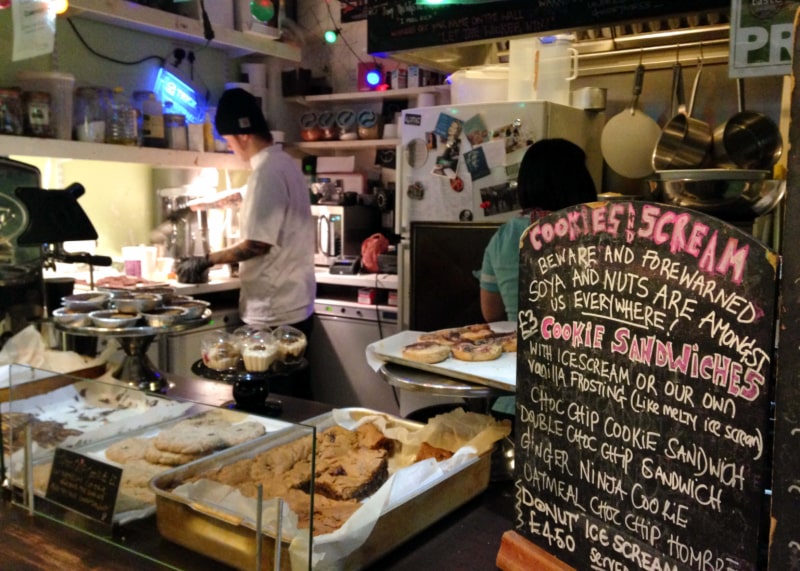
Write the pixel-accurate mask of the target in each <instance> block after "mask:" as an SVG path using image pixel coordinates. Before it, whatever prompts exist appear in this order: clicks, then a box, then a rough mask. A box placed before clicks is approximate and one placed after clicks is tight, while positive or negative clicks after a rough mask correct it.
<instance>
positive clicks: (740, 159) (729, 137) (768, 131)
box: [714, 78, 783, 169]
mask: <svg viewBox="0 0 800 571" xmlns="http://www.w3.org/2000/svg"><path fill="white" fill-rule="evenodd" d="M736 91H737V95H738V104H739V112H738V113H736V114H735V115H733V116H732V117H731V118H730V119H728V120H727V121H725V123H723V124H722V125H720V126H719V127H717V128H716V129H714V160H715V162H716V164H717V165H718V166H721V167H734V168H742V169H771V168H772V167H773V166H774V165H775V163H776V162H778V159H779V158H780V157H781V153H782V152H783V139H782V138H781V132H780V129H778V126H777V125H776V124H775V123H774V122H773V121H772V119H770V118H769V117H767V116H766V115H762V114H761V113H756V112H755V111H746V110H745V106H744V84H743V80H742V79H741V78H739V79H737V80H736Z"/></svg>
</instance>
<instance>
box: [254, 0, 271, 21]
mask: <svg viewBox="0 0 800 571" xmlns="http://www.w3.org/2000/svg"><path fill="white" fill-rule="evenodd" d="M250 13H251V14H252V15H253V18H255V19H256V20H258V21H259V22H261V23H263V24H266V23H267V22H269V21H270V20H272V18H274V17H275V5H274V4H273V3H272V2H271V1H270V0H251V2H250Z"/></svg>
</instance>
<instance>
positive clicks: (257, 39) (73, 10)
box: [67, 0, 301, 62]
mask: <svg viewBox="0 0 800 571" xmlns="http://www.w3.org/2000/svg"><path fill="white" fill-rule="evenodd" d="M69 6H70V8H69V11H68V12H67V16H68V17H73V16H74V17H81V18H88V19H91V20H97V21H99V22H104V23H106V24H113V25H116V26H120V27H124V28H128V29H132V30H138V31H141V32H147V33H150V34H154V35H157V36H163V37H168V38H173V39H176V40H180V41H184V42H189V43H192V44H197V45H206V44H208V45H209V47H212V48H213V47H216V48H219V49H223V50H225V51H227V52H228V53H229V54H230V55H231V56H232V57H240V56H244V55H248V54H259V55H264V56H271V57H276V58H279V59H283V60H288V61H292V62H300V60H301V50H300V48H299V47H297V46H293V45H291V44H287V43H285V42H281V41H276V40H274V39H272V38H269V37H267V36H264V35H262V34H258V33H250V32H239V31H237V30H231V29H227V28H222V27H214V39H213V40H211V42H210V43H209V42H208V41H207V40H206V38H205V36H204V33H203V23H202V22H201V21H200V19H199V18H198V19H193V18H188V17H186V16H181V15H178V14H173V13H171V12H165V11H163V10H156V9H154V8H149V7H147V6H142V5H140V4H136V3H134V2H125V1H123V0H71V1H70V3H69Z"/></svg>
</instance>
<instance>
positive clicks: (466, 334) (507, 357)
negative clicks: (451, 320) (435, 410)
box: [367, 323, 517, 391]
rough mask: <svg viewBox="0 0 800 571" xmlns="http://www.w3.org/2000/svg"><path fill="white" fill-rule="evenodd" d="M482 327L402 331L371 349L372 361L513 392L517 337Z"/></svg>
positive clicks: (490, 326) (498, 328)
mask: <svg viewBox="0 0 800 571" xmlns="http://www.w3.org/2000/svg"><path fill="white" fill-rule="evenodd" d="M504 325H505V324H502V325H499V326H498V325H493V324H488V323H478V324H472V325H465V326H461V327H451V328H446V329H440V330H437V331H430V332H424V331H411V330H409V331H401V332H400V333H397V334H396V335H393V336H391V337H388V338H386V339H382V340H380V341H377V342H375V343H372V344H370V345H369V346H368V347H367V358H368V360H370V361H375V360H378V361H389V362H393V363H397V364H400V365H405V366H408V367H412V368H417V369H422V370H425V371H428V372H432V373H439V374H441V375H444V376H449V377H453V378H457V379H461V380H465V381H470V382H474V383H478V384H483V385H488V386H493V387H495V388H500V389H503V390H511V391H513V390H514V389H515V387H516V360H517V353H516V351H517V334H516V331H515V330H514V329H513V324H512V326H511V328H510V329H509V328H508V327H506V326H504Z"/></svg>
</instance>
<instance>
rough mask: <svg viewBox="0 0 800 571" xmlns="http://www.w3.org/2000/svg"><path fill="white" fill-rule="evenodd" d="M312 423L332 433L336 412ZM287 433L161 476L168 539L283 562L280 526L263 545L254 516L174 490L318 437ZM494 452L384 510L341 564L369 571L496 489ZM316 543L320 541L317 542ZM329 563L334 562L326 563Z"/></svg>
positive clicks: (207, 551) (159, 501) (247, 559)
mask: <svg viewBox="0 0 800 571" xmlns="http://www.w3.org/2000/svg"><path fill="white" fill-rule="evenodd" d="M341 410H344V411H348V412H349V413H350V415H351V417H352V418H361V417H363V416H365V415H382V416H384V417H386V418H388V419H389V420H390V422H391V423H392V424H393V425H395V426H405V427H407V428H410V429H417V428H420V427H421V426H422V424H420V423H417V422H412V421H409V420H406V419H403V418H399V417H395V416H392V415H388V414H385V413H382V412H379V411H374V410H370V409H363V408H347V409H340V411H341ZM303 424H304V425H309V426H312V425H313V426H315V427H316V428H317V430H324V429H326V428H329V427H330V426H333V425H334V424H336V422H335V420H334V417H333V413H326V414H323V415H320V416H317V417H314V418H311V419H309V420H308V421H306V422H304V423H303ZM297 428H298V430H293V429H289V430H285V431H282V432H280V433H279V434H276V435H273V436H269V435H268V436H265V437H262V438H260V439H259V440H258V441H252V442H250V443H248V444H243V445H240V446H238V447H237V448H236V449H235V450H234V449H231V450H226V451H222V452H220V453H218V454H215V455H213V456H209V457H207V458H204V459H201V460H197V461H195V462H192V463H191V464H186V465H184V466H181V467H178V468H176V469H173V470H170V471H168V472H165V473H163V474H161V475H160V476H157V477H156V478H154V479H153V480H152V481H151V482H150V486H151V488H152V489H153V490H154V491H155V493H156V521H157V525H158V530H159V532H160V533H161V535H162V536H163V537H164V538H166V539H168V540H170V541H173V542H175V543H178V544H180V545H182V546H184V547H186V548H188V549H191V550H193V551H196V552H198V553H201V554H203V555H205V556H207V557H210V558H212V559H215V560H217V561H220V562H222V563H225V564H226V565H230V566H232V567H234V568H237V569H248V570H249V569H254V568H256V564H257V560H258V557H259V555H260V557H261V566H262V568H264V569H272V568H273V562H274V560H275V550H276V543H277V542H276V536H275V534H273V533H271V532H269V531H266V530H267V529H269V528H273V529H274V525H273V524H274V522H270V523H267V522H264V524H263V526H262V531H263V533H262V536H261V545H260V546H259V545H258V542H257V539H256V533H255V529H256V526H255V525H253V523H252V522H251V521H249V520H247V519H246V518H243V517H241V516H239V517H237V516H236V515H235V514H234V513H232V512H224V511H222V510H220V509H215V508H213V507H211V506H206V505H201V504H199V503H197V502H194V501H190V500H189V499H188V498H186V497H183V496H180V495H177V494H175V493H172V491H171V490H172V489H174V488H175V487H176V486H178V485H180V484H181V483H182V482H184V481H185V480H187V479H189V478H191V477H192V476H195V475H197V474H200V473H202V472H205V471H206V470H211V469H215V468H219V467H221V466H225V465H227V464H231V463H233V462H236V461H239V460H243V459H247V458H252V457H254V456H256V455H257V454H259V453H261V452H264V451H266V450H268V449H270V448H273V447H276V446H279V445H282V444H285V443H287V442H291V441H293V440H295V439H297V438H300V437H303V436H305V435H306V434H309V433H310V432H304V431H302V427H301V426H299V427H297ZM490 458H491V453H490V452H489V453H485V454H482V455H481V456H478V457H476V458H474V459H473V460H472V461H471V462H469V463H467V464H465V465H463V466H461V467H459V468H458V469H456V470H455V471H454V472H452V473H450V474H449V475H447V476H446V477H444V478H443V479H441V480H439V481H435V482H433V483H432V484H430V485H427V486H422V487H420V488H419V489H417V490H416V491H415V492H414V493H412V494H411V495H409V496H406V497H405V498H404V499H403V500H401V501H400V502H399V503H398V504H397V505H395V506H393V507H390V508H389V509H388V511H384V512H383V513H382V514H381V516H380V517H379V518H378V520H377V522H376V524H375V526H374V527H373V529H372V531H371V533H370V534H369V536H368V537H367V539H366V541H365V542H364V543H362V544H361V545H360V546H359V547H358V548H356V549H355V550H354V551H350V552H349V553H348V554H347V555H345V556H343V558H342V559H340V560H338V561H336V566H337V568H340V569H348V570H354V569H361V568H363V567H365V566H367V565H369V564H370V563H372V562H373V561H375V560H377V559H379V558H380V557H382V556H383V555H385V554H387V553H389V552H390V551H392V550H393V549H394V548H396V547H397V546H399V545H400V544H402V543H403V542H405V541H406V540H408V539H409V538H411V537H413V536H414V535H416V534H418V533H420V532H422V531H423V530H424V529H425V528H427V527H428V526H430V525H431V524H433V523H434V522H436V521H437V520H439V519H441V518H442V517H443V516H445V515H446V514H448V513H450V512H451V511H453V510H455V509H456V508H458V507H459V506H461V505H463V504H464V503H466V502H467V501H469V500H470V499H472V498H473V497H475V496H477V495H478V494H480V493H481V492H483V491H484V490H485V489H486V488H487V487H488V485H489V476H490V464H491V460H490ZM315 540H316V538H315ZM280 554H281V555H280V561H281V563H280V569H282V570H284V569H285V570H289V569H291V568H292V567H291V565H290V556H289V541H288V540H287V539H284V538H281V543H280ZM326 563H330V562H329V561H326Z"/></svg>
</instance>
